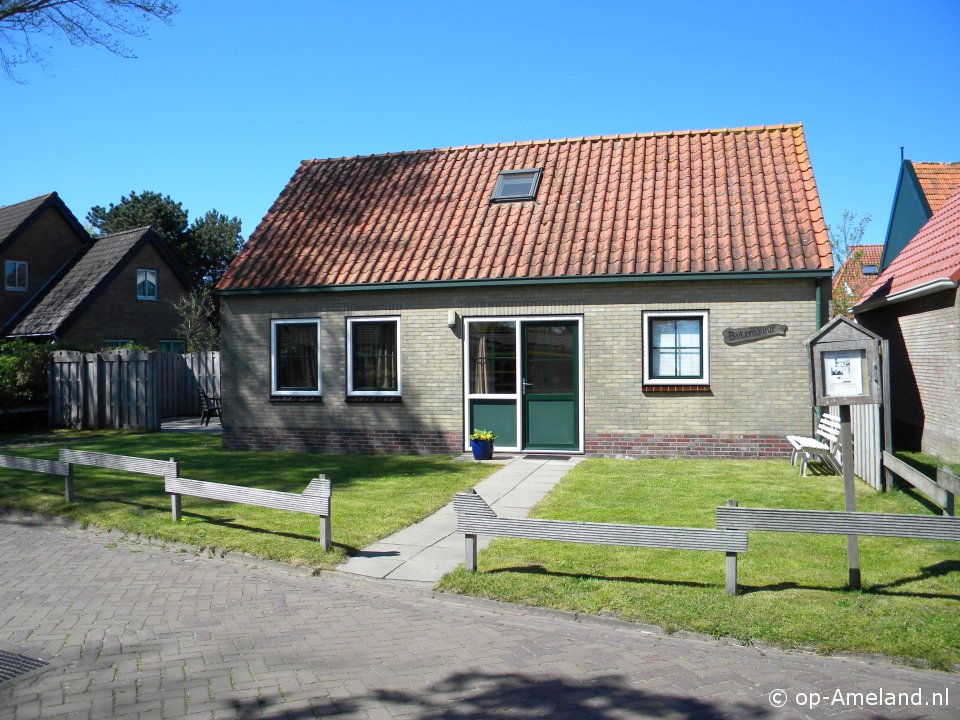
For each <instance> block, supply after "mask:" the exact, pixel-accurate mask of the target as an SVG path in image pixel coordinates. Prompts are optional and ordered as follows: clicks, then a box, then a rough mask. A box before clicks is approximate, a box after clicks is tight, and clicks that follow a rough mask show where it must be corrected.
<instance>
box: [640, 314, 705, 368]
mask: <svg viewBox="0 0 960 720" xmlns="http://www.w3.org/2000/svg"><path fill="white" fill-rule="evenodd" d="M649 327H650V377H651V378H657V379H665V378H677V379H697V378H701V377H703V320H702V319H701V318H651V319H650V325H649Z"/></svg>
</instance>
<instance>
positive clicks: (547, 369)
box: [524, 325, 576, 395]
mask: <svg viewBox="0 0 960 720" xmlns="http://www.w3.org/2000/svg"><path fill="white" fill-rule="evenodd" d="M575 330H576V329H575V327H574V326H573V325H545V326H541V325H528V326H527V327H526V328H525V329H524V334H525V336H526V345H525V348H526V361H525V367H526V370H525V373H526V377H525V378H524V379H525V380H526V381H527V382H529V383H531V385H530V386H528V388H527V392H528V393H532V394H534V395H539V394H544V393H572V392H574V384H575V382H576V377H575V375H574V361H573V358H574V353H575V352H576V348H575V347H574V338H575V335H574V333H575Z"/></svg>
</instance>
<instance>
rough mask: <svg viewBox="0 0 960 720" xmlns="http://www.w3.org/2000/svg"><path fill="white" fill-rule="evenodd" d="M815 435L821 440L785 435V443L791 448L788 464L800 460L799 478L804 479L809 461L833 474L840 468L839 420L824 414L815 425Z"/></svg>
mask: <svg viewBox="0 0 960 720" xmlns="http://www.w3.org/2000/svg"><path fill="white" fill-rule="evenodd" d="M816 435H817V436H818V437H819V438H823V439H822V440H819V439H817V438H810V437H804V436H802V435H787V442H789V443H790V445H791V447H793V452H792V453H791V455H790V464H791V465H796V464H797V458H800V476H801V477H806V475H807V465H808V464H809V463H810V462H811V461H815V462H820V463H821V464H822V465H824V466H826V467H829V468H830V470H831V471H834V472H835V471H837V470H839V468H840V418H839V417H837V416H836V415H831V414H830V413H824V414H823V417H821V418H820V423H819V424H818V425H817V432H816Z"/></svg>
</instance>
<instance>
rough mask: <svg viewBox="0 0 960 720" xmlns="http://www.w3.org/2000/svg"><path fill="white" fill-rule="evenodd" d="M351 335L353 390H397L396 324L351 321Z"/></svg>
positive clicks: (389, 322) (393, 322) (398, 386)
mask: <svg viewBox="0 0 960 720" xmlns="http://www.w3.org/2000/svg"><path fill="white" fill-rule="evenodd" d="M351 332H352V337H353V350H352V352H353V390H354V391H366V392H378V391H379V392H389V391H394V392H395V391H397V390H399V389H400V385H399V383H398V382H397V323H396V322H395V321H393V320H390V321H387V322H355V323H353V325H352V330H351Z"/></svg>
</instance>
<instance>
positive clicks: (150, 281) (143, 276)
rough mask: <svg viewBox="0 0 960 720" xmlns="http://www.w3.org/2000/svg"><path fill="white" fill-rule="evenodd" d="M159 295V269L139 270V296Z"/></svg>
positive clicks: (152, 296)
mask: <svg viewBox="0 0 960 720" xmlns="http://www.w3.org/2000/svg"><path fill="white" fill-rule="evenodd" d="M156 296H157V271H156V270H137V297H139V298H155V297H156Z"/></svg>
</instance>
